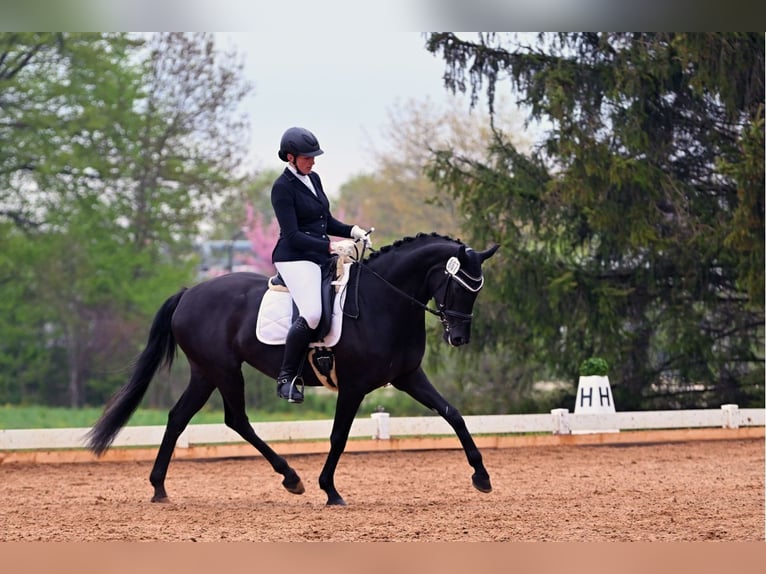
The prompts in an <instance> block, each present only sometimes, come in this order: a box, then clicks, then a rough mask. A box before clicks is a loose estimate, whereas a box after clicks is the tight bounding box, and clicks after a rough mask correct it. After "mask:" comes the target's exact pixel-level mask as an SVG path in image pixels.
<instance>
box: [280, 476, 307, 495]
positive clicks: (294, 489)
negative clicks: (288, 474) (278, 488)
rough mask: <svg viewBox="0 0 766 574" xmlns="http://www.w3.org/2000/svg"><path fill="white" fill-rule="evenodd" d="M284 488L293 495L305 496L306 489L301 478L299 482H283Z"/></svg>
mask: <svg viewBox="0 0 766 574" xmlns="http://www.w3.org/2000/svg"><path fill="white" fill-rule="evenodd" d="M282 486H284V487H285V489H286V490H287V492H290V493H292V494H303V493H304V492H306V489H305V488H304V486H303V481H302V480H301V479H300V478H299V479H298V481H297V482H292V481H291V482H288V481H287V479H285V480H283V481H282Z"/></svg>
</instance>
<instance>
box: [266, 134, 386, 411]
mask: <svg viewBox="0 0 766 574" xmlns="http://www.w3.org/2000/svg"><path fill="white" fill-rule="evenodd" d="M323 153H324V152H323V151H322V149H321V148H320V147H319V141H318V140H317V138H316V136H314V134H313V133H311V132H310V131H309V130H307V129H305V128H300V127H291V128H289V129H288V130H287V131H285V133H284V134H283V135H282V140H281V141H280V144H279V154H278V155H279V159H281V160H282V161H284V162H287V167H286V168H285V171H284V172H282V174H281V175H280V176H279V177H278V178H277V179H276V181H275V182H274V185H273V187H272V188H271V205H272V207H273V208H274V214H275V216H276V218H277V221H278V222H279V239H278V241H277V244H276V246H275V247H274V251H273V253H272V261H273V262H274V266H275V267H276V269H277V271H278V272H279V274H280V275H281V276H282V279H283V280H284V282H285V284H286V285H287V288H288V289H289V291H290V294H291V295H292V298H293V301H294V302H295V305H296V306H297V307H298V315H299V316H298V318H297V319H296V320H295V322H294V323H293V324H292V326H291V327H290V330H289V331H288V333H287V339H286V341H285V354H284V358H283V359H282V367H281V368H280V370H279V374H278V375H277V395H278V396H279V397H280V398H283V399H287V400H288V401H290V402H292V403H301V402H303V392H302V390H301V389H300V388H298V385H296V384H295V381H296V379H297V378H298V377H297V374H298V370H299V368H300V366H301V363H302V362H303V360H304V358H305V354H306V350H307V348H308V345H309V343H310V342H311V339H312V336H313V334H314V330H315V329H316V328H317V326H318V325H319V320H320V318H321V313H322V299H321V271H320V266H321V265H322V264H323V263H325V262H326V261H327V260H328V259H329V258H330V257H331V256H332V254H333V247H332V243H331V242H330V239H329V237H328V235H334V236H337V237H348V238H353V239H356V240H360V239H361V240H363V241H365V242H366V244H367V245H368V246H371V242H370V239H369V234H368V232H367V231H365V230H364V229H362V228H361V227H359V226H358V225H348V224H346V223H342V222H341V221H338V220H337V219H335V218H334V217H333V216H332V214H331V213H330V202H329V200H328V199H327V196H326V195H325V193H324V189H323V188H322V182H321V180H320V179H319V175H318V174H317V173H315V172H313V171H312V168H313V166H314V158H315V157H316V156H318V155H321V154H323Z"/></svg>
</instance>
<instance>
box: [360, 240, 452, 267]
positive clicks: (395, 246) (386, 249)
mask: <svg viewBox="0 0 766 574" xmlns="http://www.w3.org/2000/svg"><path fill="white" fill-rule="evenodd" d="M428 237H434V238H437V239H444V240H446V241H454V242H455V243H458V244H462V241H460V240H459V239H454V238H452V237H449V236H447V235H441V234H439V233H436V232H431V233H418V234H417V235H415V236H414V237H412V236H407V237H403V238H401V239H397V240H396V241H394V242H393V243H392V244H391V245H384V246H383V247H381V248H380V249H377V250H376V251H374V252H372V253H371V254H370V256H369V257H368V258H367V259H365V260H364V261H362V263H365V264H366V263H367V262H369V261H372V260H375V259H377V258H378V257H380V256H381V255H383V254H385V253H388V252H389V251H396V250H397V249H399V248H401V247H402V246H406V245H410V244H411V243H412V242H413V241H418V240H420V239H424V238H428Z"/></svg>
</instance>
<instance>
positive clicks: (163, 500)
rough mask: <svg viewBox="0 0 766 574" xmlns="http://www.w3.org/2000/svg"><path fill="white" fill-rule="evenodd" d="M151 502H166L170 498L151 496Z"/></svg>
mask: <svg viewBox="0 0 766 574" xmlns="http://www.w3.org/2000/svg"><path fill="white" fill-rule="evenodd" d="M152 502H159V503H161V504H168V503H169V502H170V499H169V498H168V497H167V496H152Z"/></svg>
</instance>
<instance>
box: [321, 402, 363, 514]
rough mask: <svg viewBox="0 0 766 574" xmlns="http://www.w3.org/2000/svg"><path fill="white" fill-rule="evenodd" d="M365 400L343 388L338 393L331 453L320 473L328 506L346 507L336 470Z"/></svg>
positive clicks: (331, 436)
mask: <svg viewBox="0 0 766 574" xmlns="http://www.w3.org/2000/svg"><path fill="white" fill-rule="evenodd" d="M363 398H364V393H358V392H356V391H353V390H349V389H345V390H344V388H343V387H341V388H340V390H339V391H338V400H337V402H336V406H335V419H334V420H333V424H332V431H331V432H330V452H329V453H328V454H327V460H325V463H324V466H323V467H322V472H321V473H319V488H321V489H322V490H324V491H325V492H326V493H327V505H328V506H345V505H346V501H345V500H343V497H342V496H341V495H340V494H339V493H338V491H337V490H336V488H335V469H336V468H337V466H338V461H339V460H340V455H342V454H343V451H344V450H345V448H346V442H347V441H348V433H349V432H350V431H351V425H352V424H353V422H354V417H355V416H356V412H357V410H359V405H360V404H361V403H362V399H363Z"/></svg>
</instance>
